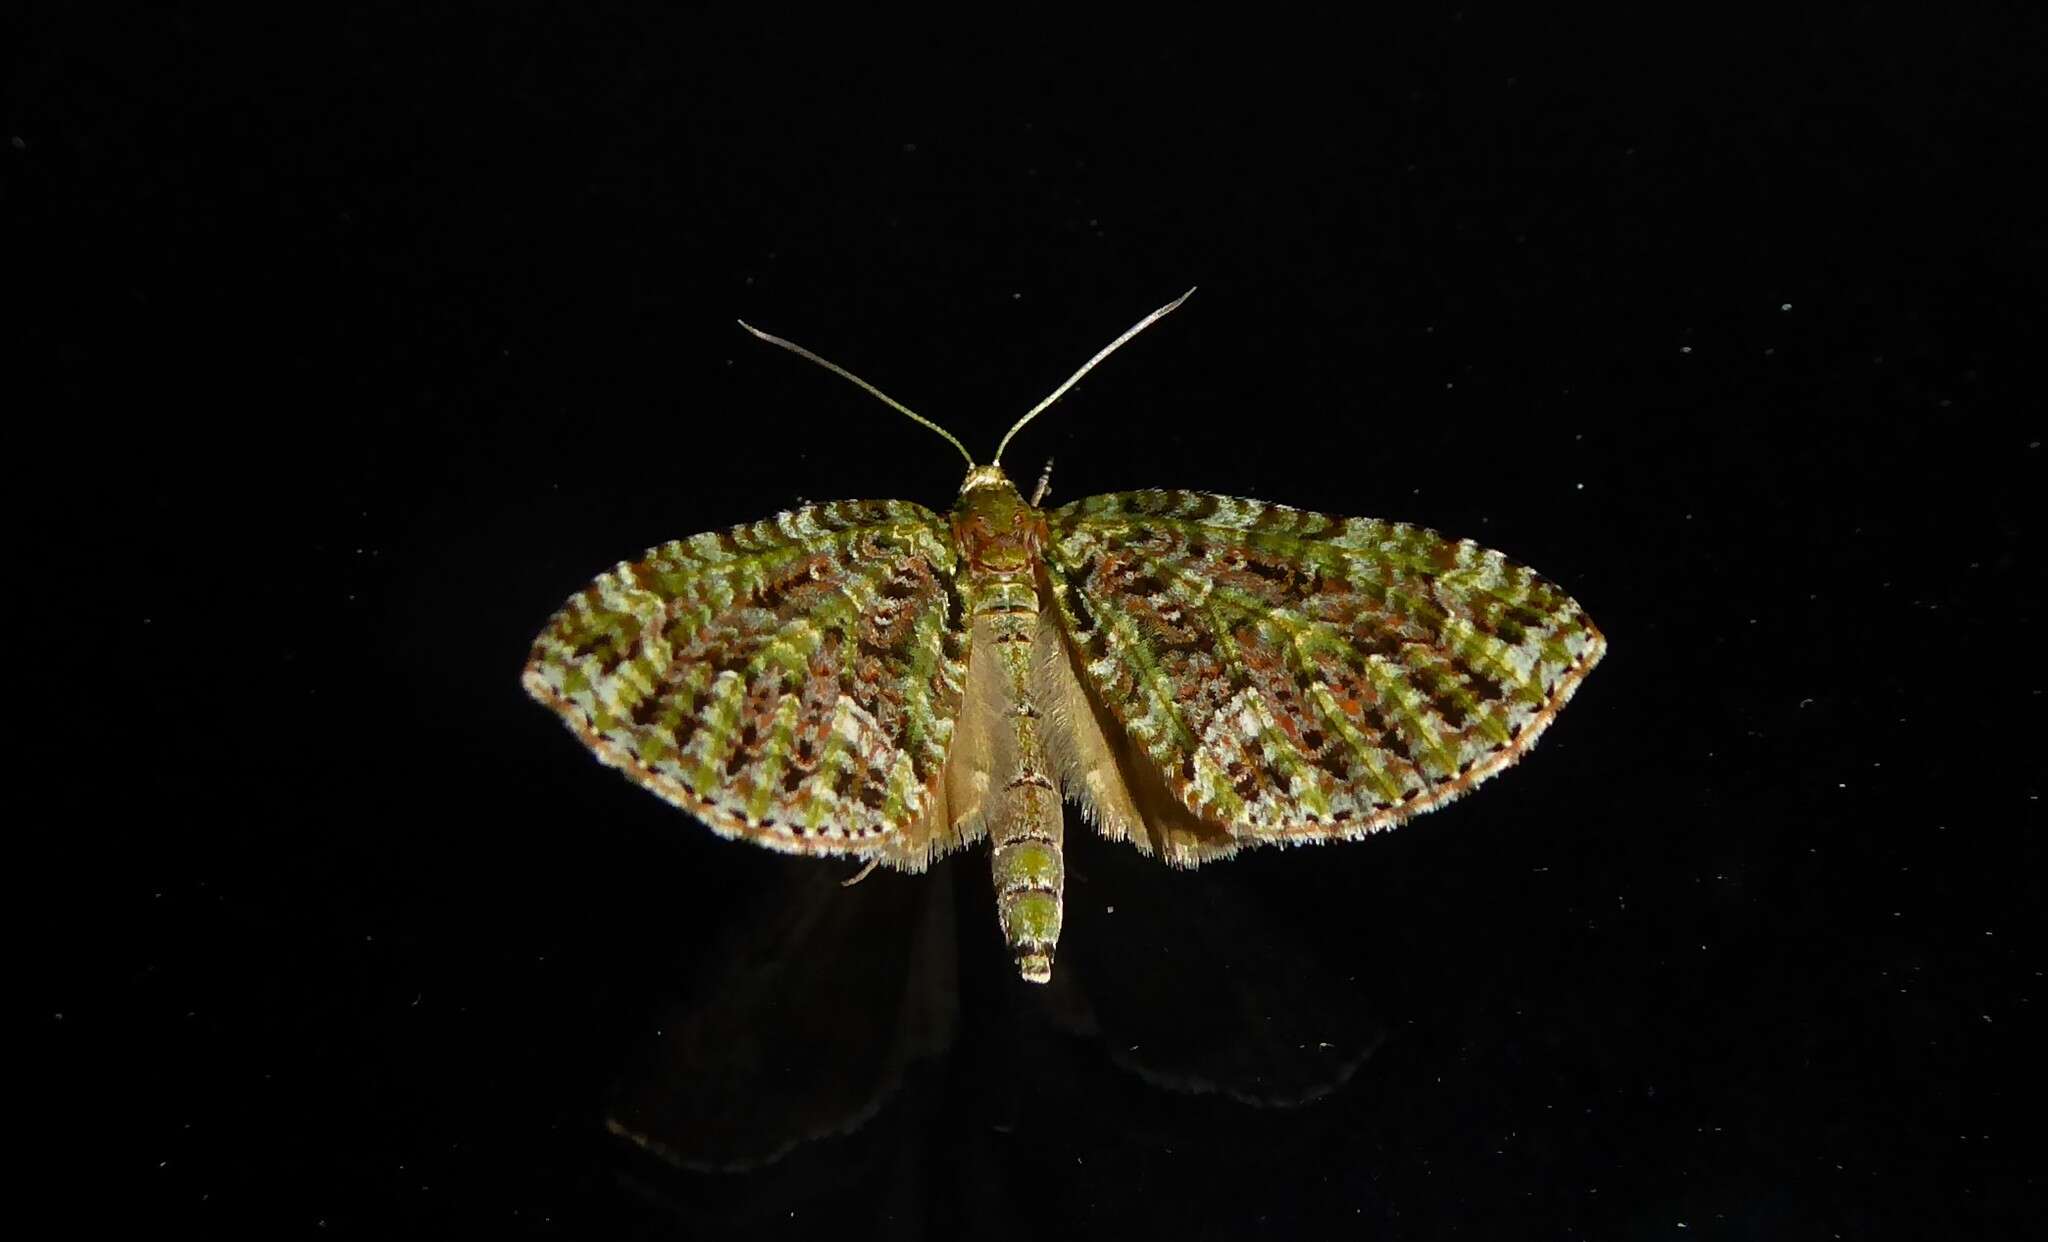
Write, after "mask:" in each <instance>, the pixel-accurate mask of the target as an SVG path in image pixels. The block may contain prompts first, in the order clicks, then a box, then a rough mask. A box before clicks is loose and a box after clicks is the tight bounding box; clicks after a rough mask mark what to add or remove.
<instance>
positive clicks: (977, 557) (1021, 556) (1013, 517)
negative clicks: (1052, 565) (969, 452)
mask: <svg viewBox="0 0 2048 1242" xmlns="http://www.w3.org/2000/svg"><path fill="white" fill-rule="evenodd" d="M953 539H954V542H955V543H956V544H958V546H959V548H960V550H961V552H962V553H963V554H964V555H965V556H966V557H967V560H968V562H969V563H970V564H972V565H974V566H976V567H977V568H980V569H986V570H992V571H994V572H996V573H1018V572H1021V571H1023V570H1025V569H1028V568H1030V566H1031V561H1032V558H1033V557H1034V556H1036V555H1037V554H1038V549H1039V547H1040V546H1041V545H1042V543H1043V542H1044V539H1045V515H1044V514H1042V513H1040V512H1039V511H1038V510H1037V509H1034V508H1032V507H1031V504H1030V503H1029V502H1028V501H1026V500H1025V499H1024V497H1023V495H1022V494H1021V493H1019V492H1018V491H1017V485H1016V484H1015V483H1012V482H1010V476H1008V475H1006V474H1004V473H1003V468H1002V467H1001V466H996V465H988V466H976V467H974V468H973V469H972V470H969V471H968V472H967V481H966V482H965V483H962V484H961V485H960V499H959V501H958V502H957V503H956V504H954V506H953Z"/></svg>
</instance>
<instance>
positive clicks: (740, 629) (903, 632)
mask: <svg viewBox="0 0 2048 1242" xmlns="http://www.w3.org/2000/svg"><path fill="white" fill-rule="evenodd" d="M1193 292H1194V291H1193V290H1192V289H1191V290H1189V291H1188V293H1193ZM1187 296H1188V294H1186V293H1184V294H1182V295H1181V296H1180V297H1179V298H1176V299H1175V300H1174V301H1172V302H1170V303H1168V304H1167V305H1165V306H1162V307H1160V308H1159V309H1158V310H1156V311H1154V312H1152V313H1151V314H1150V315H1147V316H1146V317H1145V318H1144V319H1142V320H1140V321H1139V322H1138V323H1137V324H1135V325H1133V326H1132V327H1131V328H1130V329H1129V330H1128V331H1126V332H1125V333H1124V334H1123V335H1122V336H1119V337H1118V338H1117V339H1116V340H1115V341H1113V342H1111V343H1110V344H1109V345H1108V346H1107V347H1105V348H1104V349H1103V350H1101V351H1100V352H1099V353H1097V354H1096V355H1095V356H1094V357H1093V358H1091V359H1089V360H1088V362H1087V363H1085V364H1084V365H1083V366H1082V367H1081V369H1080V370H1078V371H1076V372H1075V373H1074V374H1073V375H1072V376H1071V377H1069V378H1068V379H1067V381H1066V382H1065V383H1063V384H1061V385H1060V386H1059V387H1058V388H1057V389H1055V390H1054V391H1053V393H1052V394H1051V395H1050V396H1048V397H1047V398H1046V399H1045V400H1043V401H1041V402H1039V403H1038V404H1037V405H1036V406H1034V407H1032V409H1031V410H1030V411H1029V412H1027V413H1026V414H1025V415H1024V416H1023V417H1022V418H1020V419H1018V420H1017V422H1016V423H1015V424H1013V425H1012V426H1011V428H1010V430H1009V432H1008V433H1007V434H1006V435H1005V436H1004V437H1003V439H1002V442H1001V443H1000V444H999V445H998V446H997V448H996V451H995V454H994V455H993V456H992V457H991V458H990V460H989V463H988V464H987V465H976V464H975V463H974V459H973V456H972V455H971V454H970V453H968V451H967V449H966V448H965V446H963V445H962V444H961V443H960V441H959V440H958V439H956V438H955V437H954V436H953V435H952V434H951V433H950V432H948V431H946V430H945V429H944V428H942V427H940V426H939V425H938V424H936V423H933V422H931V421H930V420H928V419H925V418H923V417H922V416H920V415H918V414H915V413H913V412H912V411H911V410H909V409H908V408H907V407H905V406H903V405H901V404H900V403H898V402H897V401H895V400H894V399H893V398H890V397H888V396H887V395H886V394H884V393H882V392H881V391H880V390H879V389H877V388H875V387H874V386H873V385H871V384H869V383H868V382H867V381H865V380H862V379H860V378H859V377H858V376H855V375H853V374H852V373H851V372H849V371H847V370H845V369H844V368H842V367H840V366H838V365H837V364H835V363H831V362H828V361H826V360H825V359H823V358H820V357H818V356H817V355H816V354H813V353H811V352H810V351H808V350H806V349H804V348H802V347H801V346H798V345H795V344H792V343H791V342H789V341H785V340H783V339H781V338H780V337H775V336H770V335H769V334H767V333H765V332H761V331H759V330H758V329H755V328H752V327H749V326H748V325H746V324H745V323H742V324H741V326H742V327H746V328H747V331H749V332H752V333H753V334H754V335H755V336H757V337H760V338H761V339H762V340H765V341H768V342H769V343H771V344H774V345H778V346H781V347H782V348H785V349H788V350H790V351H791V352H793V353H796V354H798V355H800V356H802V357H804V358H806V359H809V360H810V361H812V362H815V363H817V364H819V365H820V366H823V367H826V368H827V369H829V370H831V371H833V372H834V373H836V374H838V375H840V376H842V377H844V378H846V379H848V380H850V381H852V382H853V383H855V384H857V385H859V386H860V387H861V388H863V389H865V390H866V391H867V392H869V393H870V394H872V395H873V396H875V397H877V398H879V399H880V400H882V401H884V402H886V403H887V404H889V405H890V406H892V407H893V408H895V409H896V410H897V411H899V412H900V413H902V414H904V415H906V416H908V417H910V418H911V419H913V420H915V421H916V422H917V423H919V424H920V425H922V426H925V427H928V428H930V429H931V430H933V431H935V432H937V433H938V434H939V435H940V436H943V437H944V438H945V439H946V440H947V441H948V442H950V443H951V444H952V445H953V447H954V448H956V449H958V450H959V452H960V455H961V456H962V457H964V458H966V459H967V463H968V470H967V478H966V480H965V481H964V482H963V483H962V484H961V486H960V494H959V496H958V498H957V499H956V500H955V501H954V503H953V507H952V510H951V512H950V513H947V514H944V515H941V514H939V513H936V512H933V511H932V510H930V509H926V508H924V507H922V506H920V505H917V504H913V503H910V502H908V501H901V500H843V501H835V502H833V503H829V504H817V505H809V506H806V507H804V508H800V509H795V510H792V511H790V512H787V513H782V514H778V515H777V516H775V517H772V518H768V519H766V520H765V521H760V522H755V523H753V524H751V525H746V526H737V527H734V528H732V529H731V530H727V531H722V532H715V533H710V534H702V535H696V536H693V537H691V538H688V539H681V540H677V541H675V542H672V543H666V544H662V545H661V546H659V547H656V548H653V549H650V550H649V551H648V552H647V553H646V555H645V556H643V557H642V558H641V559H639V560H636V561H627V562H624V563H622V564H620V565H618V566H616V567H614V568H613V569H611V570H610V571H608V572H606V573H604V574H602V575H601V576H599V577H598V578H597V579H596V580H595V581H594V582H592V583H590V585H588V586H586V587H585V588H584V589H583V590H582V591H580V592H578V593H577V594H576V595H574V596H572V597H571V598H570V599H569V601H568V602H567V603H566V604H564V605H563V606H562V608H561V609H560V610H559V611H558V612H556V613H555V615H554V617H553V619H552V620H550V621H549V622H548V624H547V627H546V628H545V629H543V630H542V631H541V633H540V635H539V637H538V638H537V639H536V640H535V642H534V645H533V652H532V656H531V657H530V658H529V660H528V661H527V664H526V669H525V673H524V678H523V680H524V684H525V686H526V689H527V690H528V691H529V692H530V693H531V694H532V695H533V696H534V697H535V698H536V699H538V700H540V701H541V702H542V703H545V704H546V705H547V706H549V707H551V708H553V709H554V710H555V711H556V712H557V713H559V714H560V715H561V717H562V719H563V720H564V721H566V722H567V723H568V726H569V728H570V729H571V730H573V731H574V732H575V734H576V736H578V737H579V738H581V739H582V740H583V743H584V744H585V745H586V746H588V747H589V748H590V749H591V750H592V751H594V752H596V754H597V757H598V758H599V759H600V760H602V761H603V762H605V763H606V764H609V765H611V766H613V767H616V768H619V769H620V770H622V771H623V772H624V773H625V774H626V775H627V776H628V777H629V778H631V779H632V780H634V781H636V782H638V783H639V784H641V785H643V786H645V787H646V788H647V789H649V790H651V791H653V792H654V793H655V794H657V795H659V796H660V797H662V798H664V799H666V800H667V801H669V802H671V803H674V804H675V805H676V806H678V807H681V808H682V809H683V810H685V811H688V812H689V813H690V814H691V815H694V816H695V817H697V818H698V819H700V820H702V821H703V822H704V823H706V824H708V825H709V826H710V827H711V828H712V830H713V831H715V832H718V833H720V834H722V835H724V836H728V837H734V838H739V839H742V840H747V841H752V842H755V843H756V844H759V845H765V846H768V847H769V848H771V849H777V850H782V851H786V852H788V853H793V854H812V855H828V856H843V857H850V858H853V859H857V860H863V861H865V862H866V863H867V866H868V868H872V867H874V866H876V865H885V866H889V867H893V868H896V869H898V870H901V871H908V872H918V871H923V870H924V869H925V868H927V867H929V866H931V865H932V863H933V862H934V861H936V860H938V859H940V858H942V857H944V856H946V855H947V854H950V853H952V852H954V851H955V850H959V849H962V848H964V847H966V846H968V845H971V844H974V843H976V842H979V841H981V840H982V839H984V838H986V839H987V840H988V842H989V843H990V845H991V847H992V850H991V854H992V857H993V862H994V871H995V899H996V912H997V919H998V923H999V925H1000V927H1001V929H1002V935H1003V939H1004V940H1005V942H1006V943H1007V944H1008V946H1009V949H1010V952H1011V954H1012V956H1013V957H1014V958H1015V960H1016V963H1017V969H1018V971H1019V972H1020V973H1021V974H1022V976H1023V977H1024V978H1025V979H1027V980H1031V981H1033V982H1038V983H1043V982H1046V981H1047V980H1049V979H1050V978H1051V977H1052V967H1053V956H1054V952H1055V950H1056V948H1057V946H1058V943H1059V936H1060V924H1061V919H1062V911H1063V905H1062V900H1063V899H1062V894H1063V891H1064V881H1065V865H1064V862H1063V859H1062V852H1061V843H1062V839H1063V833H1064V818H1065V817H1064V813H1063V802H1064V799H1065V798H1069V797H1071V798H1072V799H1074V800H1075V801H1076V802H1078V803H1079V804H1080V807H1081V809H1082V811H1083V813H1084V815H1085V817H1086V819H1087V821H1088V822H1089V823H1091V824H1093V825H1094V826H1095V828H1096V829H1097V830H1098V831H1099V832H1101V833H1102V834H1103V835H1104V836H1106V837H1108V838H1110V839H1111V840H1115V841H1129V842H1130V843H1131V844H1133V845H1134V846H1136V847H1137V848H1138V849H1139V850H1142V851H1144V852H1146V853H1148V854H1154V855H1157V856H1158V857H1159V858H1161V859H1163V860H1165V861H1166V862H1167V863H1168V864H1170V865H1173V866H1176V867H1193V866H1196V865H1198V864H1200V863H1204V862H1208V861H1211V860H1213V859H1220V858H1228V857H1230V856H1231V855H1232V854H1235V853H1236V852H1237V851H1238V850H1240V849H1243V848H1245V847H1247V846H1253V845H1300V844H1306V843H1309V842H1320V841H1332V840H1351V839H1355V838H1359V837H1363V836H1366V835H1367V834H1369V833H1373V832H1376V831H1379V830H1380V829H1383V828H1390V827H1392V826H1393V825H1395V824H1398V823H1400V822H1402V821H1403V820H1405V819H1407V818H1409V817H1410V816H1413V815H1416V814H1418V813H1420V812H1422V811H1427V810H1430V809H1431V808H1434V807H1438V806H1442V805H1443V804H1444V803H1446V802H1449V801H1450V800H1452V799H1453V798H1456V797H1458V796H1459V795H1461V794H1463V793H1465V792H1466V791H1467V790H1470V789H1472V788H1473V787H1474V786H1476V785H1478V784H1479V783H1480V782H1481V781H1484V780H1486V779H1487V778H1488V777H1490V776H1493V775H1494V774H1495V773H1497V772H1500V771H1501V770H1502V769H1504V768H1506V767H1507V766H1508V765H1510V764H1512V763H1514V762H1515V761H1516V760H1517V759H1519V758H1520V757H1521V756H1522V755H1523V754H1524V753H1525V752H1527V751H1528V749H1529V748H1530V747H1531V746H1532V745H1533V744H1534V743H1535V742H1536V739H1537V738H1538V737H1539V736H1541V734H1542V733H1543V731H1544V729H1546V728H1547V727H1548V726H1549V725H1550V722H1551V721H1552V719H1554V718H1555V717H1556V716H1557V714H1558V712H1559V711H1560V710H1562V709H1563V707H1564V705H1565V703H1566V702H1567V701H1568V700H1570V698H1571V697H1572V694H1573V692H1574V691H1575V690H1577V689H1578V686H1579V683H1580V682H1581V681H1583V680H1584V679H1585V677H1586V674H1587V673H1588V672H1589V671H1591V669H1592V668H1593V666H1594V665H1595V664H1596V663H1598V662H1599V660H1600V657H1601V655H1602V654H1603V652H1604V651H1605V650H1606V641H1605V639H1604V638H1603V637H1602V636H1601V633H1600V631H1599V630H1598V629H1597V628H1596V627H1595V626H1594V625H1593V623H1592V621H1591V620H1590V619H1589V618H1588V617H1587V616H1586V613H1585V611H1584V610H1583V609H1582V608H1580V606H1579V605H1578V603H1577V602H1575V601H1574V600H1573V599H1571V597H1569V596H1567V595H1566V594H1565V593H1564V592H1563V591H1561V590H1560V589H1558V588H1557V587H1556V586H1554V585H1552V584H1551V583H1550V582H1548V581H1546V580H1544V579H1543V578H1541V577H1539V576H1538V575H1536V574H1535V573H1534V572H1532V571H1531V570H1529V569H1527V568H1525V567H1524V566H1521V565H1518V564H1516V563H1515V562H1513V561H1510V560H1509V559H1507V558H1506V557H1505V556H1503V555H1502V554H1500V553H1499V552H1495V551H1492V550H1490V549H1487V548H1483V547H1480V546H1479V545H1478V544H1475V543H1472V542H1470V541H1468V540H1451V539H1445V538H1443V537H1441V536H1439V535H1437V534H1435V533H1434V532H1431V531H1428V530H1424V529H1422V528H1420V527H1415V526H1410V525H1406V524H1404V523H1400V522H1386V521H1378V520H1374V519H1370V518H1341V517H1327V516H1324V515H1323V514H1319V513H1309V512H1304V511H1302V510H1298V509H1291V508H1287V507H1286V506H1283V505H1276V504H1267V503H1265V502H1262V501H1256V500H1241V499H1235V498H1232V497H1227V496H1217V495H1209V494H1205V493H1200V492H1186V491H1137V492H1119V493H1114V494H1110V495H1103V496H1091V497H1088V498H1087V499H1084V500H1079V501H1075V502H1074V503H1072V504H1069V505H1065V506H1063V507H1060V508H1056V509H1045V508H1041V507H1040V502H1041V501H1043V500H1044V498H1045V493H1046V490H1047V488H1048V485H1049V483H1050V474H1051V467H1050V465H1048V466H1047V472H1046V475H1045V476H1042V477H1041V478H1040V480H1039V482H1038V486H1037V487H1036V488H1035V489H1034V491H1033V493H1032V495H1031V497H1030V499H1029V500H1027V499H1025V497H1024V495H1023V494H1022V493H1021V492H1020V491H1019V490H1018V489H1017V487H1016V485H1015V484H1013V483H1012V482H1011V481H1010V479H1009V477H1008V476H1007V475H1006V474H1004V472H1003V469H1002V466H1001V464H1000V463H1001V461H1002V455H1003V450H1004V449H1005V448H1007V447H1008V446H1009V443H1010V441H1011V439H1012V438H1014V437H1015V436H1016V434H1017V432H1018V431H1019V430H1021V429H1022V428H1023V427H1024V426H1025V424H1027V423H1029V422H1030V421H1031V420H1032V419H1033V418H1036V417H1037V416H1038V415H1039V414H1040V413H1042V412H1044V410H1045V409H1046V408H1047V407H1048V406H1050V405H1051V404H1052V403H1053V402H1054V401H1057V400H1058V399H1059V398H1060V397H1061V396H1062V395H1063V394H1065V393H1066V391H1067V390H1068V389H1070V388H1071V387H1073V385H1074V384H1075V383H1077V382H1078V381H1079V380H1080V379H1081V377H1082V376H1084V375H1086V374H1087V373H1088V372H1089V371H1090V370H1091V369H1093V368H1094V367H1095V366H1096V365H1097V364H1098V363H1100V362H1101V361H1102V360H1103V359H1104V358H1107V357H1108V356H1109V355H1110V354H1111V353H1112V352H1114V351H1115V350H1116V349H1117V348H1118V347H1119V346H1121V345H1123V344H1124V343H1125V342H1126V341H1128V340H1130V339H1131V338H1132V337H1134V336H1136V335H1137V334H1138V333H1139V332H1141V331H1143V330H1144V329H1145V328H1146V327H1148V326H1150V325H1151V324H1152V323H1154V322H1155V321H1157V320H1158V319H1160V318H1161V317H1162V316H1164V315H1166V314H1167V313H1169V312H1170V311H1172V310H1174V309H1175V308H1176V307H1178V306H1179V305H1180V304H1181V302H1182V301H1184V300H1185V299H1186V298H1187ZM860 874H861V875H865V874H867V871H866V869H863V870H862V872H861V873H860ZM858 878H860V877H859V876H856V877H855V879H858ZM849 882H851V881H849Z"/></svg>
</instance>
